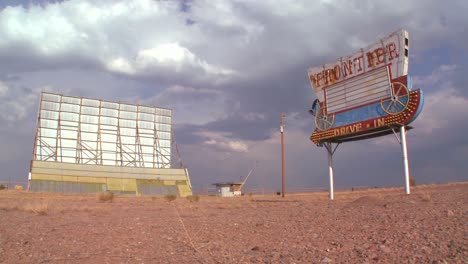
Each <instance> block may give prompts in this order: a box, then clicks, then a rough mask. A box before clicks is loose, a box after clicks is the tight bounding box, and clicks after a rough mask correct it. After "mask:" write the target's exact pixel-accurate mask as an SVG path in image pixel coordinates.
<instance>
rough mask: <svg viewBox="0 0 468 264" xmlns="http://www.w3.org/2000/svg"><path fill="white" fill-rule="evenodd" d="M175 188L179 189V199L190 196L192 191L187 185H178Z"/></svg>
mask: <svg viewBox="0 0 468 264" xmlns="http://www.w3.org/2000/svg"><path fill="white" fill-rule="evenodd" d="M177 188H178V189H179V194H180V196H181V197H187V196H189V195H192V190H191V189H190V187H188V186H187V185H179V186H177Z"/></svg>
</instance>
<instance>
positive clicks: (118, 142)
mask: <svg viewBox="0 0 468 264" xmlns="http://www.w3.org/2000/svg"><path fill="white" fill-rule="evenodd" d="M118 105H119V109H118V110H117V142H116V144H117V148H118V149H119V154H120V166H124V160H123V153H122V151H123V150H122V137H121V135H120V128H121V127H120V111H121V110H120V108H121V105H120V103H119V104H118ZM115 164H116V165H117V160H116V162H115Z"/></svg>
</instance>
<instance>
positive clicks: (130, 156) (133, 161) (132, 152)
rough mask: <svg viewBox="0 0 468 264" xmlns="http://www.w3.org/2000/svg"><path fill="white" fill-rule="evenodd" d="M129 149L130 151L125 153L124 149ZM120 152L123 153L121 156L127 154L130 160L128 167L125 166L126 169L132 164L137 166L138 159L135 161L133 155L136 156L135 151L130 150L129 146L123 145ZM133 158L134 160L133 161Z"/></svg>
mask: <svg viewBox="0 0 468 264" xmlns="http://www.w3.org/2000/svg"><path fill="white" fill-rule="evenodd" d="M124 147H125V148H127V149H128V151H125V150H124V149H123V148H124ZM120 151H121V155H123V154H125V155H127V156H128V157H129V159H128V163H127V164H126V165H123V166H125V167H128V166H129V165H131V164H132V163H133V164H135V166H136V159H135V156H133V157H132V155H131V154H134V155H135V154H136V153H135V151H134V150H132V149H130V148H129V147H128V146H126V145H125V144H121V147H120ZM132 158H133V160H132Z"/></svg>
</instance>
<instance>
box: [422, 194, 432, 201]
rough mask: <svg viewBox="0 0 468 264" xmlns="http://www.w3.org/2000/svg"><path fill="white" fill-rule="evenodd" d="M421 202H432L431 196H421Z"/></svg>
mask: <svg viewBox="0 0 468 264" xmlns="http://www.w3.org/2000/svg"><path fill="white" fill-rule="evenodd" d="M421 200H422V201H424V202H429V201H430V200H431V195H430V194H429V193H423V194H421Z"/></svg>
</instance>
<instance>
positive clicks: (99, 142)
mask: <svg viewBox="0 0 468 264" xmlns="http://www.w3.org/2000/svg"><path fill="white" fill-rule="evenodd" d="M101 110H102V100H99V114H98V131H97V142H96V164H100V165H102V164H103V163H102V140H101V117H102V116H101V114H102V112H101ZM98 157H99V159H98ZM115 159H116V160H117V151H116V153H115ZM116 163H117V161H116Z"/></svg>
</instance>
